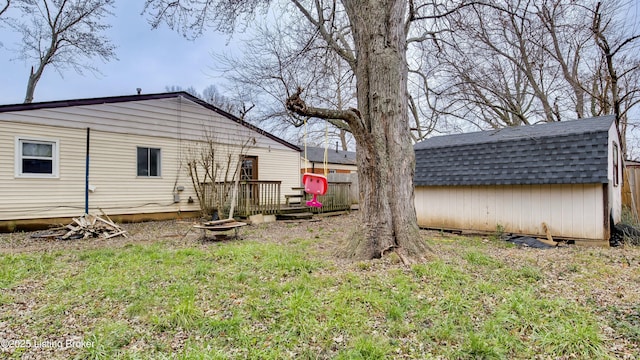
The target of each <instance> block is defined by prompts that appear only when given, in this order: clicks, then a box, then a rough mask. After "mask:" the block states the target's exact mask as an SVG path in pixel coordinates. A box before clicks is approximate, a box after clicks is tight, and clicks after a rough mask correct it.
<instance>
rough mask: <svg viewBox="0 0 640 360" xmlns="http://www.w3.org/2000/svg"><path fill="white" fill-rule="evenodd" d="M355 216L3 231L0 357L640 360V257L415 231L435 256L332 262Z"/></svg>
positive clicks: (627, 251)
mask: <svg viewBox="0 0 640 360" xmlns="http://www.w3.org/2000/svg"><path fill="white" fill-rule="evenodd" d="M355 219H356V218H355V216H354V215H349V216H346V217H341V218H327V219H323V220H322V221H318V222H300V223H276V224H265V225H260V226H255V227H254V226H252V227H248V228H245V229H243V230H242V233H243V235H244V239H243V240H240V241H222V242H206V243H203V242H200V241H198V240H197V236H198V235H199V234H195V233H193V232H191V233H190V234H188V236H186V237H182V236H179V235H181V234H184V233H187V231H188V228H189V225H188V224H184V223H177V222H167V223H162V225H158V224H132V225H126V226H127V228H128V229H129V231H130V232H131V234H132V235H133V236H132V237H131V238H130V239H128V240H122V239H121V240H113V242H111V241H110V240H84V241H82V240H80V241H75V242H53V243H51V242H45V241H39V242H35V243H33V242H34V241H35V240H31V243H27V242H28V240H24V239H23V240H20V241H18V242H17V243H16V241H17V240H16V238H17V237H18V236H20V234H14V235H3V237H2V238H0V290H1V292H0V341H1V342H0V358H9V359H21V358H23V357H24V358H29V359H31V358H42V359H51V358H57V359H68V358H79V359H164V358H167V359H235V358H242V359H245V358H249V359H283V358H284V359H287V358H291V359H294V358H295V359H327V358H332V359H388V358H398V359H402V358H407V359H430V358H438V359H441V358H442V359H534V358H540V359H559V358H566V359H606V358H616V359H617V358H628V359H637V358H640V301H639V300H640V292H639V291H638V289H640V249H638V248H622V249H620V248H616V249H599V248H598V249H596V248H576V247H573V246H570V247H565V248H558V249H551V250H536V249H527V248H524V249H523V248H517V247H514V246H512V245H510V244H508V243H506V242H503V241H500V240H497V239H493V238H491V237H488V238H481V237H456V236H452V235H446V234H439V233H434V232H426V231H424V232H423V235H424V238H425V241H428V242H429V244H430V245H431V246H432V247H433V248H434V250H435V252H436V254H435V258H436V259H435V260H432V261H430V262H426V263H422V264H416V265H413V266H410V267H406V266H403V265H401V264H399V263H398V262H397V261H395V260H396V259H394V258H393V257H389V258H385V259H382V260H374V261H367V262H350V261H347V260H344V259H337V258H334V257H333V256H332V252H333V251H334V250H335V247H336V243H337V242H338V240H340V238H342V237H344V234H345V233H346V232H347V230H346V229H347V228H348V226H349V224H351V223H353V221H354V220H355Z"/></svg>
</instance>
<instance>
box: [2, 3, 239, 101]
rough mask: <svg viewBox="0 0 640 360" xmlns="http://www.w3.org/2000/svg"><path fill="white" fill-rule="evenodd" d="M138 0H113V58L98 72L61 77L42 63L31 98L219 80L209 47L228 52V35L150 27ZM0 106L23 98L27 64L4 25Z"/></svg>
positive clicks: (101, 93)
mask: <svg viewBox="0 0 640 360" xmlns="http://www.w3.org/2000/svg"><path fill="white" fill-rule="evenodd" d="M142 8H143V1H141V0H137V1H132V0H117V1H116V8H115V10H114V13H115V16H114V17H111V18H109V19H108V20H105V21H108V22H109V23H110V24H111V25H112V28H111V29H109V30H108V31H107V37H108V38H109V39H110V40H111V41H112V43H113V44H114V45H115V46H116V47H117V48H116V55H117V57H118V60H111V61H110V62H108V63H104V64H103V63H101V62H98V63H97V67H98V68H99V70H100V71H101V72H102V74H103V75H100V74H97V75H93V74H91V73H90V72H85V73H84V75H78V74H76V73H75V71H74V70H67V71H66V72H64V73H63V77H61V76H60V74H59V73H58V72H57V71H56V70H55V69H54V68H53V67H47V68H46V69H45V72H44V74H43V76H42V78H41V79H40V82H38V85H37V87H36V91H35V94H34V102H40V101H51V100H68V99H78V98H88V97H102V96H118V95H129V94H135V92H136V88H142V92H143V93H147V94H148V93H158V92H164V91H166V89H165V88H166V87H167V86H181V87H182V88H184V89H186V88H188V87H190V86H193V87H194V88H195V89H196V90H197V91H198V92H202V90H204V88H205V87H207V86H208V85H212V84H213V85H217V86H218V87H220V85H221V84H222V80H221V79H216V78H214V75H215V74H214V72H213V70H211V69H210V68H211V66H212V65H213V59H212V57H211V53H212V51H216V52H222V51H224V52H229V51H231V47H233V44H234V43H233V41H231V42H229V45H226V43H227V40H228V36H227V35H225V34H220V33H214V32H209V33H208V34H206V35H205V36H203V37H202V38H199V39H197V40H195V41H189V40H186V39H185V38H183V37H182V36H181V35H180V34H178V33H177V32H176V31H173V30H170V29H168V28H167V27H166V26H164V27H163V28H162V29H156V30H151V27H150V25H149V24H148V22H147V15H145V16H142V15H140V13H141V12H142ZM0 34H2V36H0V41H1V42H2V44H3V46H2V47H0V69H2V70H1V72H0V74H1V77H2V79H1V80H0V84H1V85H0V104H17V103H22V102H23V101H24V97H25V91H26V85H27V79H28V76H29V72H30V69H31V66H32V65H33V64H31V63H25V62H24V61H22V60H17V59H15V58H16V56H17V55H16V53H14V52H12V51H10V48H16V47H17V46H18V45H17V44H18V43H19V42H20V41H21V37H20V36H18V35H17V34H13V33H11V31H10V30H9V29H6V28H4V29H0Z"/></svg>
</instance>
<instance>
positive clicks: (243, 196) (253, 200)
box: [238, 180, 282, 217]
mask: <svg viewBox="0 0 640 360" xmlns="http://www.w3.org/2000/svg"><path fill="white" fill-rule="evenodd" d="M281 183H282V182H281V181H264V180H243V181H240V184H239V186H238V215H239V216H243V217H245V216H251V215H255V214H265V215H267V214H268V215H272V214H273V215H275V214H278V213H280V185H281Z"/></svg>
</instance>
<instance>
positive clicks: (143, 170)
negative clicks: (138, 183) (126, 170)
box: [138, 147, 160, 176]
mask: <svg viewBox="0 0 640 360" xmlns="http://www.w3.org/2000/svg"><path fill="white" fill-rule="evenodd" d="M138 176H160V149H154V148H147V147H138Z"/></svg>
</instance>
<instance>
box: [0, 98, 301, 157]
mask: <svg viewBox="0 0 640 360" xmlns="http://www.w3.org/2000/svg"><path fill="white" fill-rule="evenodd" d="M177 97H183V98H186V99H188V100H190V101H192V102H194V103H197V104H199V105H201V106H203V107H205V108H207V109H209V110H212V111H214V112H216V113H218V114H220V115H222V116H224V117H226V118H228V119H230V120H233V121H235V122H237V123H238V124H240V125H242V126H244V127H246V128H248V129H251V130H253V131H255V132H257V133H259V134H260V135H263V136H266V137H267V138H270V139H271V140H274V141H276V142H278V143H280V144H282V145H284V146H286V147H289V148H291V149H293V150H296V151H301V149H300V148H299V147H298V146H296V145H294V144H291V143H289V142H287V141H285V140H283V139H281V138H279V137H277V136H275V135H273V134H270V133H268V132H266V131H264V130H262V129H260V128H259V127H257V126H254V125H252V124H250V123H248V122H246V121H243V120H242V119H240V118H238V117H237V116H235V115H233V114H230V113H228V112H226V111H224V110H221V109H219V108H217V107H216V106H214V105H211V104H209V103H207V102H206V101H204V100H201V99H199V98H197V97H195V96H193V95H191V94H189V93H187V92H184V91H177V92H168V93H158V94H140V95H124V96H110V97H100V98H88V99H72V100H59V101H47V102H36V103H30V104H11V105H0V113H3V112H12V111H25V110H38V109H52V108H64V107H71V106H85V105H98V104H113V103H124V102H131V101H143V100H158V99H170V98H177Z"/></svg>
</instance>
